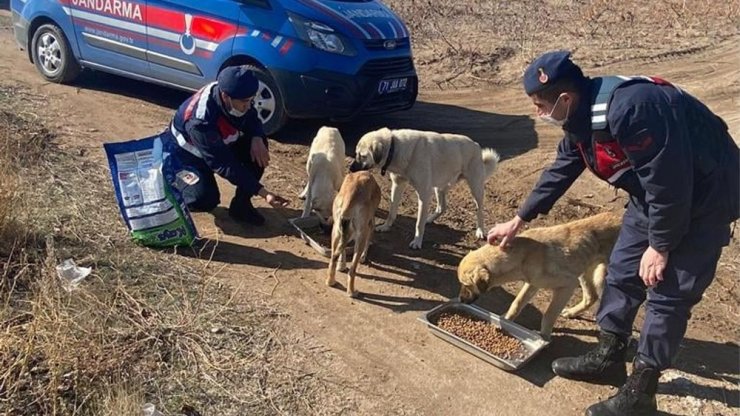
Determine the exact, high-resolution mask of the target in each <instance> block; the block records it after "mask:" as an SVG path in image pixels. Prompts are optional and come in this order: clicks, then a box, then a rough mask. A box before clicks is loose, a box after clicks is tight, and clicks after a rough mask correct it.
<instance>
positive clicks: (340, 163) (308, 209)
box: [298, 127, 344, 223]
mask: <svg viewBox="0 0 740 416" xmlns="http://www.w3.org/2000/svg"><path fill="white" fill-rule="evenodd" d="M306 173H307V174H308V184H307V185H306V188H305V189H304V190H303V192H301V194H300V195H299V196H298V197H299V198H301V199H305V201H304V203H303V214H302V215H301V217H308V216H309V215H310V214H311V213H312V212H314V213H316V215H318V217H319V218H320V219H321V221H322V222H327V223H328V222H331V221H330V219H331V215H332V203H333V201H334V196H335V195H336V194H337V191H339V187H340V186H341V185H342V179H344V139H342V135H341V134H340V133H339V130H337V129H335V128H333V127H322V128H320V129H319V131H318V132H317V133H316V137H314V139H313V141H312V142H311V149H310V150H309V152H308V161H307V162H306Z"/></svg>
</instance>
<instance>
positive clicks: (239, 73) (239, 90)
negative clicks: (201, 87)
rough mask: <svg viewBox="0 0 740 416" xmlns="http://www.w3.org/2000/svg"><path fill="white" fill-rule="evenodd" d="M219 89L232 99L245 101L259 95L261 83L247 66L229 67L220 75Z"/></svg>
mask: <svg viewBox="0 0 740 416" xmlns="http://www.w3.org/2000/svg"><path fill="white" fill-rule="evenodd" d="M218 87H219V88H220V89H221V91H223V92H225V93H226V95H228V96H229V97H231V98H234V99H237V100H243V99H245V98H249V97H253V96H254V95H255V94H257V88H258V87H259V81H258V80H257V77H255V76H254V74H253V73H252V71H250V70H249V69H247V67H245V66H229V67H226V68H224V69H223V71H221V72H220V73H219V74H218Z"/></svg>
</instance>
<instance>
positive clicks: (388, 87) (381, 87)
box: [378, 78, 409, 94]
mask: <svg viewBox="0 0 740 416" xmlns="http://www.w3.org/2000/svg"><path fill="white" fill-rule="evenodd" d="M408 83H409V79H408V78H396V79H384V80H382V81H380V83H379V84H378V94H392V93H394V92H398V91H403V90H405V89H406V87H407V86H408Z"/></svg>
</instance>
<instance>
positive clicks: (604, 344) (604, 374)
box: [552, 331, 627, 384]
mask: <svg viewBox="0 0 740 416" xmlns="http://www.w3.org/2000/svg"><path fill="white" fill-rule="evenodd" d="M626 352H627V339H626V338H625V337H620V336H618V335H616V334H612V333H611V332H606V331H601V332H600V333H599V345H598V346H597V347H596V348H594V349H592V350H591V351H589V352H587V353H586V354H584V355H581V356H579V357H565V358H558V359H557V360H555V361H553V362H552V371H553V372H554V373H555V374H557V375H559V376H560V377H565V378H569V379H572V380H581V381H612V382H615V383H620V384H621V383H624V380H625V379H626V378H627V366H626V364H625V362H624V360H625V358H624V357H625V353H626Z"/></svg>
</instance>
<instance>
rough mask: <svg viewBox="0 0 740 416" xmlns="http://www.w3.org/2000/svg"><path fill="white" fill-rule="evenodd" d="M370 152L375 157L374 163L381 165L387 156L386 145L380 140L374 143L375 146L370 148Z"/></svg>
mask: <svg viewBox="0 0 740 416" xmlns="http://www.w3.org/2000/svg"><path fill="white" fill-rule="evenodd" d="M370 151H371V153H372V155H373V163H374V164H376V165H380V162H381V161H382V160H383V156H384V154H385V143H384V142H382V141H380V140H375V141H373V145H372V146H370Z"/></svg>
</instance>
